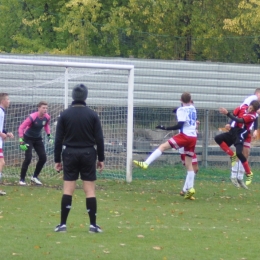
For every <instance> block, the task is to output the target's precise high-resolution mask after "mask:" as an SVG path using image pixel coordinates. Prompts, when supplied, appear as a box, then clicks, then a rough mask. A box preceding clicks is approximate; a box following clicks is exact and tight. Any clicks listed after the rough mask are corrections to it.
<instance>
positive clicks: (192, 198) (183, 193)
mask: <svg viewBox="0 0 260 260" xmlns="http://www.w3.org/2000/svg"><path fill="white" fill-rule="evenodd" d="M180 195H181V196H185V192H184V191H183V190H182V191H181V192H180ZM189 199H190V200H195V198H194V197H193V196H191V197H190V198H189Z"/></svg>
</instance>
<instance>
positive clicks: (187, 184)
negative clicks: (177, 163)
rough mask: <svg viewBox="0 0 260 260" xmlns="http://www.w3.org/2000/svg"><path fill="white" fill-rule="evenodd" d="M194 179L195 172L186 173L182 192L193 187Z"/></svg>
mask: <svg viewBox="0 0 260 260" xmlns="http://www.w3.org/2000/svg"><path fill="white" fill-rule="evenodd" d="M194 178H195V172H194V171H188V172H187V175H186V180H185V183H184V186H183V191H187V190H189V189H190V188H193V186H194Z"/></svg>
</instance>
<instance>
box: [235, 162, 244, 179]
mask: <svg viewBox="0 0 260 260" xmlns="http://www.w3.org/2000/svg"><path fill="white" fill-rule="evenodd" d="M244 175H245V169H244V166H243V164H242V163H241V162H240V161H239V165H238V174H237V178H238V179H239V180H243V179H244Z"/></svg>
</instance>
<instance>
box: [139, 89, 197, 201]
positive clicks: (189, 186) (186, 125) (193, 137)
mask: <svg viewBox="0 0 260 260" xmlns="http://www.w3.org/2000/svg"><path fill="white" fill-rule="evenodd" d="M181 103H182V106H181V107H179V108H178V109H177V112H176V114H177V120H178V124H177V125H175V126H171V127H165V126H158V127H157V128H158V129H162V130H180V133H178V134H176V135H174V136H172V137H171V138H170V139H169V140H168V141H166V142H165V143H163V144H161V145H160V146H159V147H158V148H157V149H156V150H155V151H154V152H153V153H152V154H151V155H150V156H149V157H148V158H147V160H146V161H145V162H140V161H134V163H135V164H136V165H137V166H139V167H141V168H142V169H147V168H148V166H149V165H150V164H151V163H152V162H153V161H155V160H156V159H157V158H159V157H160V156H161V155H162V153H163V152H164V151H165V150H168V149H172V148H174V149H179V148H181V147H184V152H185V167H186V169H187V176H186V181H185V186H186V190H185V196H184V198H185V199H190V198H191V197H193V195H194V193H195V189H194V187H193V186H194V177H195V173H194V170H193V167H192V156H193V155H194V151H195V145H196V142H197V132H196V119H197V112H196V109H195V107H194V105H193V104H192V102H191V95H190V93H187V92H184V93H183V94H182V95H181Z"/></svg>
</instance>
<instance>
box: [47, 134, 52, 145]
mask: <svg viewBox="0 0 260 260" xmlns="http://www.w3.org/2000/svg"><path fill="white" fill-rule="evenodd" d="M47 136H48V142H49V144H53V136H52V135H51V134H48V135H47Z"/></svg>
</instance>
